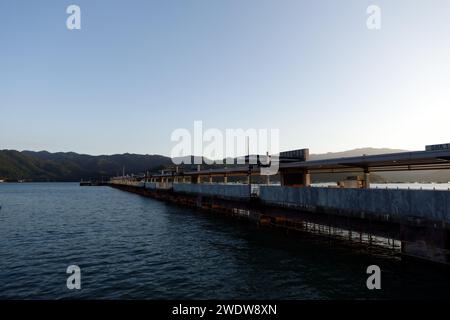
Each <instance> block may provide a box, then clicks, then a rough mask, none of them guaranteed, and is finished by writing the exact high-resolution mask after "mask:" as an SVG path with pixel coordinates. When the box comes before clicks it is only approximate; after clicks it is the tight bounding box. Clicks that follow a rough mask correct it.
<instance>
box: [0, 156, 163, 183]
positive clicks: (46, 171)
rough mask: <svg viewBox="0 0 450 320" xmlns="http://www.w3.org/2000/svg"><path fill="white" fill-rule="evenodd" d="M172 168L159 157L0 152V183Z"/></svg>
mask: <svg viewBox="0 0 450 320" xmlns="http://www.w3.org/2000/svg"><path fill="white" fill-rule="evenodd" d="M169 164H171V160H170V158H169V157H164V156H160V155H139V154H128V153H126V154H117V155H109V156H90V155H84V154H77V153H74V152H67V153H63V152H58V153H50V152H47V151H40V152H34V151H22V152H19V151H15V150H1V151H0V179H2V178H6V179H8V180H19V179H20V180H27V181H79V180H81V179H85V180H88V179H101V178H102V177H111V176H115V175H117V174H122V170H123V168H124V167H125V171H126V172H127V173H136V174H137V173H144V172H145V171H146V170H156V169H158V168H161V167H164V166H166V165H169Z"/></svg>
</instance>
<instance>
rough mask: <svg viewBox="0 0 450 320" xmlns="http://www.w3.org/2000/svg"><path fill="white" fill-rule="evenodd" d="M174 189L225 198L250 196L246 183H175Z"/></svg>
mask: <svg viewBox="0 0 450 320" xmlns="http://www.w3.org/2000/svg"><path fill="white" fill-rule="evenodd" d="M173 191H174V192H180V193H190V194H202V195H206V196H216V197H221V198H225V199H227V198H229V199H241V200H248V199H249V198H250V188H249V186H248V185H245V184H206V183H201V184H196V183H194V184H189V183H174V184H173Z"/></svg>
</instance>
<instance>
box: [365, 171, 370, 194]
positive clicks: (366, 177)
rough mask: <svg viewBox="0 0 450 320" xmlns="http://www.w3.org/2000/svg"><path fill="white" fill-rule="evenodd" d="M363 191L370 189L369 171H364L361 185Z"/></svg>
mask: <svg viewBox="0 0 450 320" xmlns="http://www.w3.org/2000/svg"><path fill="white" fill-rule="evenodd" d="M363 188H364V189H369V188H370V171H369V170H367V169H366V170H364V185H363Z"/></svg>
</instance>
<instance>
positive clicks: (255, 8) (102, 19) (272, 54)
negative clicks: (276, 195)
mask: <svg viewBox="0 0 450 320" xmlns="http://www.w3.org/2000/svg"><path fill="white" fill-rule="evenodd" d="M70 4H77V5H79V6H80V8H81V12H82V16H81V18H82V20H81V21H82V28H81V30H72V31H70V30H68V29H67V28H66V19H67V16H68V15H67V14H66V8H67V6H68V5H70ZM371 4H376V5H378V6H379V7H380V8H381V19H382V20H381V21H382V24H381V29H380V30H368V28H367V26H366V20H367V17H368V15H367V13H366V9H367V7H368V6H369V5H371ZM0 45H1V50H0V114H1V119H2V122H1V126H0V149H17V150H25V149H26V150H48V151H75V152H79V153H88V154H112V153H124V152H130V153H151V154H152V153H159V154H165V155H169V154H170V149H171V147H172V146H173V142H171V141H170V135H171V132H172V131H173V130H175V129H177V128H187V129H190V130H192V129H193V124H194V121H196V120H201V121H203V123H204V126H205V127H206V128H218V129H223V130H224V129H226V128H242V129H248V128H256V129H260V128H263V129H271V128H278V129H280V138H281V141H280V145H281V149H282V150H287V149H298V148H303V147H309V148H310V150H311V152H313V153H321V152H328V151H342V150H347V149H353V148H359V147H388V148H401V149H410V150H421V149H423V148H424V146H425V145H426V144H434V143H446V142H450V130H449V127H448V123H449V119H450V90H449V88H450V58H449V57H450V2H449V1H448V0H427V1H423V0H416V1H410V0H408V1H407V0H396V1H387V0H376V1H364V0H363V1H361V0H342V1H329V0H316V1H302V0H276V1H275V0H246V1H241V0H216V1H206V0H170V1H162V0H153V1H138V0H134V1H106V0H97V1H87V0H75V1H74V0H71V1H61V0H44V1H33V2H31V1H24V0H18V1H17V0H14V1H13V0H0Z"/></svg>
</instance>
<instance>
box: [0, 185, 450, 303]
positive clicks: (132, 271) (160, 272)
mask: <svg viewBox="0 0 450 320" xmlns="http://www.w3.org/2000/svg"><path fill="white" fill-rule="evenodd" d="M0 206H2V209H0V298H3V299H5V298H6V299H14V298H19V299H22V298H26V299H56V298H77V299H78V298H83V299H84V298H95V299H105V298H106V299H114V298H125V299H174V298H186V299H208V298H216V299H232V298H252V299H253V298H256V299H337V298H338V299H354V298H356V299H366V298H373V299H374V298H376V299H379V298H382V299H383V298H384V299H391V298H394V299H409V298H445V299H449V298H450V272H449V271H448V270H446V269H444V268H441V267H436V266H434V265H428V264H418V263H412V262H402V261H400V260H399V259H398V258H393V257H392V256H390V255H376V256H374V255H369V254H367V253H364V252H361V251H358V250H353V249H350V248H347V247H343V246H342V245H337V244H335V243H334V244H333V243H332V244H330V243H328V242H326V241H319V240H318V239H317V238H314V237H311V236H308V235H293V234H289V235H286V234H285V233H282V232H276V231H271V230H267V229H258V228H256V227H253V226H251V225H249V224H247V223H243V222H239V221H234V220H232V219H230V218H222V217H219V216H218V215H214V214H207V213H203V212H199V211H196V210H191V209H186V208H182V207H177V206H173V205H170V204H166V203H163V202H158V201H156V200H153V199H149V198H144V197H141V196H138V195H134V194H130V193H126V192H122V191H119V190H115V189H112V188H109V187H79V186H78V184H72V183H59V184H53V183H43V184H38V183H36V184H0ZM73 264H75V265H78V266H79V267H80V268H81V282H82V284H81V286H82V289H81V290H68V289H67V288H66V279H67V276H68V275H67V274H66V268H67V267H68V266H69V265H73ZM371 264H377V265H378V266H380V268H381V270H382V289H381V290H378V291H369V290H368V289H367V288H366V279H367V275H366V273H365V272H366V268H367V266H369V265H371Z"/></svg>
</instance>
